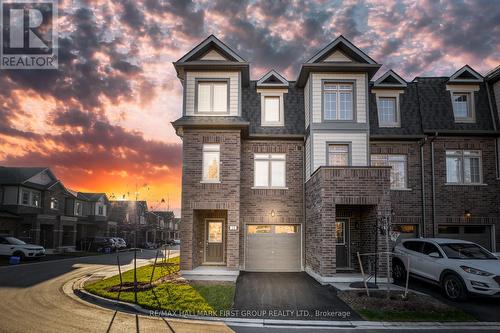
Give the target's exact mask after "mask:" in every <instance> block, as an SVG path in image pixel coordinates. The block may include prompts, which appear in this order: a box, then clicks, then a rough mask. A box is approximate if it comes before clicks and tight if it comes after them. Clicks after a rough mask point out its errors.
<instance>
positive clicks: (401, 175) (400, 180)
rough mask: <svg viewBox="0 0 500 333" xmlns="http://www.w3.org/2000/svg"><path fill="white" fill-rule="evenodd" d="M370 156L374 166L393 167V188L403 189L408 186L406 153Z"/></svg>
mask: <svg viewBox="0 0 500 333" xmlns="http://www.w3.org/2000/svg"><path fill="white" fill-rule="evenodd" d="M370 158H371V163H372V165H373V166H390V167H391V189H392V190H398V189H399V190H401V189H406V188H407V187H408V186H407V177H406V155H392V154H391V155H383V154H372V155H371V156H370Z"/></svg>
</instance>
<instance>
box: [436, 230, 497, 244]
mask: <svg viewBox="0 0 500 333" xmlns="http://www.w3.org/2000/svg"><path fill="white" fill-rule="evenodd" d="M437 236H438V237H441V238H454V239H462V240H466V241H469V242H474V243H476V244H479V245H481V246H483V247H485V248H487V249H488V250H491V247H492V246H491V226H489V225H445V224H440V225H439V226H438V234H437Z"/></svg>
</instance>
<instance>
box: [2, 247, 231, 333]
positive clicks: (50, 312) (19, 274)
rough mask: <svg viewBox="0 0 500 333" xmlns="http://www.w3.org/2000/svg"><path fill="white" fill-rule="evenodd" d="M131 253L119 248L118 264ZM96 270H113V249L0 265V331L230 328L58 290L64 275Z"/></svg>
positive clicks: (145, 254)
mask: <svg viewBox="0 0 500 333" xmlns="http://www.w3.org/2000/svg"><path fill="white" fill-rule="evenodd" d="M175 252H177V253H178V251H175ZM154 256H155V251H150V250H145V251H143V252H142V253H138V258H140V259H139V261H138V262H139V263H142V264H144V263H145V262H146V261H147V260H148V259H151V258H154ZM132 259H133V253H132V252H126V253H121V254H120V261H121V263H122V265H126V264H128V265H130V264H132ZM130 268H131V266H129V267H126V268H125V267H124V270H126V269H130ZM96 271H99V272H100V274H101V272H103V273H104V274H105V275H108V274H111V275H113V274H115V272H117V271H116V255H115V254H110V255H101V256H93V257H86V258H74V259H67V260H63V261H47V262H41V263H33V264H25V265H19V266H14V267H12V266H11V267H0V299H1V300H2V301H1V302H0V332H9V333H14V332H150V331H153V330H155V331H164V332H224V331H227V332H230V330H229V329H228V328H227V327H226V326H224V325H221V324H200V323H199V322H194V321H180V320H168V321H167V320H164V319H161V318H149V317H147V316H137V315H133V314H127V313H123V312H116V311H112V310H108V309H104V308H101V307H97V306H92V305H88V304H85V303H83V302H81V301H79V300H77V299H72V298H70V297H68V296H67V295H65V294H64V293H63V291H62V286H63V285H64V284H65V283H66V282H67V281H69V280H72V279H74V278H76V277H81V276H85V275H91V274H92V273H93V272H96ZM201 325H203V326H201Z"/></svg>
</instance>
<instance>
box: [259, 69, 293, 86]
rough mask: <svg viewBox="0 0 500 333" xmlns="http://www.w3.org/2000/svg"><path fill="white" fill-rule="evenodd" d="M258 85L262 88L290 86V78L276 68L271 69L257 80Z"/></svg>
mask: <svg viewBox="0 0 500 333" xmlns="http://www.w3.org/2000/svg"><path fill="white" fill-rule="evenodd" d="M257 87H261V88H277V87H288V80H287V79H285V78H284V77H283V76H282V75H281V74H279V73H278V72H277V71H276V70H274V69H271V70H270V71H269V72H267V73H266V74H264V76H262V77H261V78H260V79H259V80H258V81H257Z"/></svg>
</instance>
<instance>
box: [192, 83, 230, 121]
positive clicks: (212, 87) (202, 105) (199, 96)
mask: <svg viewBox="0 0 500 333" xmlns="http://www.w3.org/2000/svg"><path fill="white" fill-rule="evenodd" d="M228 86H229V85H228V81H227V80H221V81H197V84H196V104H197V107H196V112H197V113H207V114H225V113H228V111H229V99H228V96H229V93H228Z"/></svg>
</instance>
